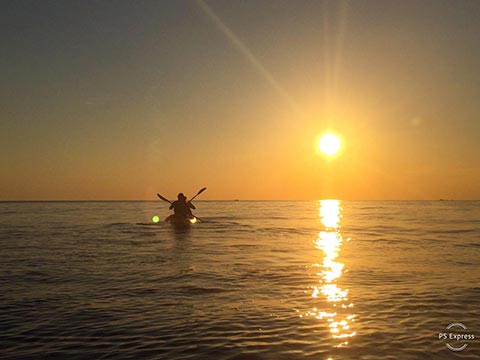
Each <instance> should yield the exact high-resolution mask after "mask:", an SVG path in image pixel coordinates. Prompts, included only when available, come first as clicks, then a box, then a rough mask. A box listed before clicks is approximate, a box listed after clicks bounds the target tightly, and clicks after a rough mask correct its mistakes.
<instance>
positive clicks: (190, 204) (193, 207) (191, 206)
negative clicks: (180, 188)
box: [188, 201, 196, 210]
mask: <svg viewBox="0 0 480 360" xmlns="http://www.w3.org/2000/svg"><path fill="white" fill-rule="evenodd" d="M188 206H190V208H191V209H194V210H195V209H196V207H195V205H193V204H192V203H191V202H190V201H189V202H188Z"/></svg>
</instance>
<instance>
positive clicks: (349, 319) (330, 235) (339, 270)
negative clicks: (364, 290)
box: [306, 200, 356, 347]
mask: <svg viewBox="0 0 480 360" xmlns="http://www.w3.org/2000/svg"><path fill="white" fill-rule="evenodd" d="M319 216H320V221H321V223H322V225H323V227H324V229H323V231H321V232H320V233H319V234H318V238H317V240H316V241H315V247H316V248H317V249H319V250H321V251H322V252H323V256H324V258H323V263H322V264H316V266H317V267H318V268H320V269H322V270H321V271H320V272H318V273H317V275H318V276H319V285H317V286H314V287H313V292H312V297H313V298H319V299H324V300H325V305H324V306H325V309H318V308H316V307H315V308H313V309H312V310H311V311H309V312H308V313H307V314H306V315H307V316H312V317H315V318H317V319H319V320H325V321H326V322H327V323H328V327H329V328H330V333H331V335H332V338H334V339H340V343H338V344H336V345H335V346H336V347H342V346H346V345H348V341H346V339H347V338H349V337H353V336H355V334H356V333H355V331H353V330H352V329H351V328H352V323H353V322H355V315H354V314H353V313H352V311H351V310H352V308H353V304H352V303H351V302H350V301H349V299H348V289H342V288H341V287H339V286H338V285H337V280H338V279H339V278H340V277H341V276H342V274H343V273H344V272H346V271H347V270H344V264H343V263H341V262H340V261H338V259H337V258H338V256H339V254H340V250H341V247H342V243H343V237H342V234H341V232H340V222H341V219H342V207H341V204H340V201H338V200H320V207H319Z"/></svg>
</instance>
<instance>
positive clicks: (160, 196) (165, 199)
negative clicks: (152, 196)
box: [157, 193, 172, 204]
mask: <svg viewBox="0 0 480 360" xmlns="http://www.w3.org/2000/svg"><path fill="white" fill-rule="evenodd" d="M157 196H158V197H159V198H160V199H162V200H163V201H166V202H168V203H170V204H171V203H172V202H171V201H170V200H168V199H167V198H164V197H163V196H162V195H160V194H159V193H157Z"/></svg>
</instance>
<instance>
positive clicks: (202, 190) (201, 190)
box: [190, 187, 207, 201]
mask: <svg viewBox="0 0 480 360" xmlns="http://www.w3.org/2000/svg"><path fill="white" fill-rule="evenodd" d="M205 190H207V188H206V187H204V188H203V189H200V191H199V192H198V193H197V195H195V196H194V197H192V198H191V199H190V201H192V200H193V199H195V198H196V197H197V196H198V195H200V194H201V193H202V192H204V191H205Z"/></svg>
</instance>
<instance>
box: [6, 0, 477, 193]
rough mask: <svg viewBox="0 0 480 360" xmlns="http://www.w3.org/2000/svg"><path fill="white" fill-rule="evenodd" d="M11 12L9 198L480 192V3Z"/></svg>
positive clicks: (47, 7)
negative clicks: (338, 144) (321, 145)
mask: <svg viewBox="0 0 480 360" xmlns="http://www.w3.org/2000/svg"><path fill="white" fill-rule="evenodd" d="M0 6H1V11H0V22H1V25H0V26H1V29H2V31H1V33H0V42H1V44H0V45H1V46H0V48H1V51H2V56H1V57H0V73H1V79H2V80H1V82H0V119H1V122H0V165H1V170H2V176H1V177H0V200H14V199H16V200H23V199H154V198H155V194H156V193H157V192H159V193H161V194H163V195H164V196H167V197H170V198H173V197H175V195H176V193H177V192H179V191H183V192H185V193H187V194H192V195H193V194H194V193H195V192H196V191H197V190H198V189H200V188H201V187H203V186H207V187H208V191H206V192H205V193H204V194H202V198H203V199H315V198H337V199H438V198H447V199H450V198H454V199H479V198H480V186H479V185H478V184H480V141H479V139H480V102H479V101H478V95H479V94H480V70H479V64H480V37H479V35H478V34H480V2H479V1H440V0H439V1H383V0H382V1H351V2H349V1H253V0H250V1H114V2H113V1H75V2H74V1H22V0H17V1H2V3H1V4H0ZM327 131H332V132H334V133H336V134H337V135H339V136H340V138H341V139H342V143H343V147H342V151H341V153H340V154H338V155H337V156H335V157H332V158H330V159H327V158H325V157H324V156H322V155H319V154H318V152H317V151H316V141H317V139H318V137H319V136H320V135H321V134H322V133H325V132H327Z"/></svg>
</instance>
